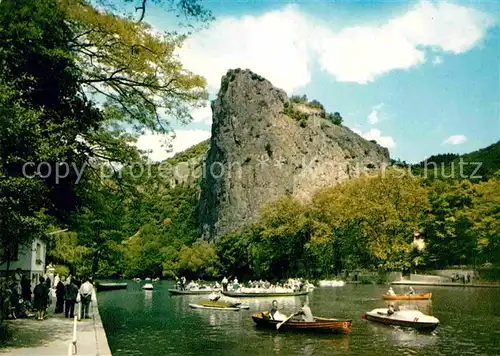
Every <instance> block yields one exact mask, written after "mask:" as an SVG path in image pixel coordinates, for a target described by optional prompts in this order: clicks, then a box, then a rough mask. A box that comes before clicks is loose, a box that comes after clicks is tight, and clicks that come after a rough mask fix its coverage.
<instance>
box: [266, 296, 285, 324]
mask: <svg viewBox="0 0 500 356" xmlns="http://www.w3.org/2000/svg"><path fill="white" fill-rule="evenodd" d="M269 317H270V318H271V319H272V320H276V321H284V320H286V318H287V316H286V315H285V314H281V313H280V312H279V310H278V301H277V300H276V299H275V300H273V302H272V303H271V307H270V308H269Z"/></svg>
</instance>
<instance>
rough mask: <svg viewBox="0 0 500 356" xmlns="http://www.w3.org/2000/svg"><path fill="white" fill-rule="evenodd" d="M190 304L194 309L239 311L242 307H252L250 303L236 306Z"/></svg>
mask: <svg viewBox="0 0 500 356" xmlns="http://www.w3.org/2000/svg"><path fill="white" fill-rule="evenodd" d="M189 306H190V307H191V308H193V309H211V310H228V311H238V310H241V309H248V308H250V307H249V306H248V305H238V306H236V307H218V306H215V305H201V304H194V303H191V304H189Z"/></svg>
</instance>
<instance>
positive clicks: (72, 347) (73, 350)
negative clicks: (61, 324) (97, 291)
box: [68, 302, 82, 356]
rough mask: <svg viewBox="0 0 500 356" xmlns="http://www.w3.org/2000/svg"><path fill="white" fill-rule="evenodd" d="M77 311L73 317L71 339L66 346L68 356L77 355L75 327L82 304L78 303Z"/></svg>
mask: <svg viewBox="0 0 500 356" xmlns="http://www.w3.org/2000/svg"><path fill="white" fill-rule="evenodd" d="M77 304H78V308H77V311H76V313H75V317H74V318H73V339H72V340H71V342H70V343H69V345H68V356H73V355H76V354H77V353H78V347H77V345H76V341H77V340H76V325H77V324H78V318H79V317H80V315H81V314H80V313H81V311H82V303H81V302H79V303H77Z"/></svg>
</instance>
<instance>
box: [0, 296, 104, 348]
mask: <svg viewBox="0 0 500 356" xmlns="http://www.w3.org/2000/svg"><path fill="white" fill-rule="evenodd" d="M54 308H55V300H54V301H53V303H52V305H51V306H50V307H49V313H48V317H47V319H45V320H44V321H38V320H36V319H34V318H30V319H17V320H8V321H6V325H7V328H8V330H9V333H10V336H9V337H8V339H7V342H6V345H5V346H2V347H1V348H0V355H3V354H5V355H7V354H8V355H13V356H21V355H23V356H24V355H26V356H27V355H37V356H38V355H40V356H49V355H50V356H59V355H61V356H63V355H64V356H66V355H70V353H69V352H68V351H69V347H70V345H71V347H72V352H71V355H80V356H109V355H111V351H110V349H109V346H108V340H107V338H106V333H105V331H104V328H103V325H102V322H101V317H100V315H99V309H98V305H97V298H96V295H95V292H94V293H93V294H92V303H91V306H90V314H91V318H90V319H82V320H80V321H78V323H77V330H76V352H75V349H74V348H73V346H72V341H73V327H74V319H70V318H65V317H64V314H54ZM77 308H78V304H77V305H76V306H75V309H77ZM78 310H79V309H78ZM75 312H76V310H75Z"/></svg>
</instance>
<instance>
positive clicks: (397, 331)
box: [98, 283, 500, 356]
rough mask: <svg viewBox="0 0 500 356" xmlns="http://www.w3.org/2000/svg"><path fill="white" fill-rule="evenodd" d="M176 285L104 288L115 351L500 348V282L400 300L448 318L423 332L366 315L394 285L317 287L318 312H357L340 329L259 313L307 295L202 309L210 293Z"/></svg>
mask: <svg viewBox="0 0 500 356" xmlns="http://www.w3.org/2000/svg"><path fill="white" fill-rule="evenodd" d="M172 286H173V284H172V283H162V284H161V285H160V284H159V285H155V290H154V291H153V293H154V298H153V297H152V293H151V292H145V291H142V290H141V288H140V287H141V286H140V284H135V283H134V284H133V285H129V287H128V288H127V289H126V290H118V291H113V292H102V293H101V292H100V293H98V297H99V311H100V313H101V318H102V319H103V322H104V327H105V329H106V334H107V337H108V341H109V344H110V347H111V351H112V352H113V355H116V356H126V355H169V356H200V355H217V354H224V356H240V355H253V356H269V355H280V356H284V355H286V356H288V355H290V356H293V355H300V356H302V355H304V356H308V355H360V356H362V355H364V356H387V355H409V354H411V355H422V356H440V355H460V354H470V355H473V354H480V355H498V341H497V340H498V336H499V335H500V334H498V333H497V331H498V330H500V317H499V316H500V312H499V311H500V309H499V308H500V303H498V300H500V299H499V298H500V290H499V289H491V290H490V289H484V290H476V289H470V290H467V289H465V288H464V289H463V290H462V289H456V288H449V289H448V288H438V287H435V288H431V287H429V288H428V289H429V291H431V292H433V293H434V295H433V298H434V299H433V301H432V303H430V302H428V301H411V302H410V301H406V302H401V301H400V302H399V304H400V307H402V308H417V309H418V310H420V311H422V312H424V313H426V314H431V313H432V314H434V315H435V316H436V317H437V318H438V319H439V320H440V325H439V327H438V328H437V329H436V331H434V332H433V333H431V334H421V333H419V332H417V331H415V330H413V329H408V328H398V327H391V326H385V325H383V324H378V323H373V322H370V321H366V320H361V315H362V313H364V312H366V311H369V310H372V309H375V308H379V307H384V306H386V305H387V303H386V302H384V301H383V300H382V299H381V295H382V294H383V293H384V292H385V291H386V289H387V288H386V286H371V285H359V286H358V285H347V286H345V287H343V288H337V289H335V290H332V289H331V288H330V289H323V288H317V289H316V290H315V291H314V292H313V293H311V294H310V295H309V299H310V302H311V303H310V305H311V309H312V311H313V314H314V315H316V316H323V317H336V318H349V319H353V328H352V331H351V333H350V334H349V335H345V336H338V335H312V334H302V333H296V332H286V331H281V330H280V331H276V330H265V329H260V328H256V327H255V325H254V323H253V321H252V319H251V316H252V314H253V313H255V312H259V311H263V310H267V309H268V308H269V305H270V304H271V302H272V301H273V299H277V300H278V301H279V304H280V307H282V308H283V310H282V312H283V313H284V314H288V315H289V314H290V312H292V311H295V310H297V309H298V308H300V304H301V301H303V300H304V297H283V298H255V299H245V298H241V301H242V302H243V303H245V304H249V306H250V309H249V310H241V311H212V310H198V309H191V308H190V307H189V303H198V302H199V300H200V299H205V298H206V296H172V297H171V296H169V294H168V288H171V287H172ZM434 296H435V297H434ZM280 311H281V310H280ZM464 320H466V322H464Z"/></svg>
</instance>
